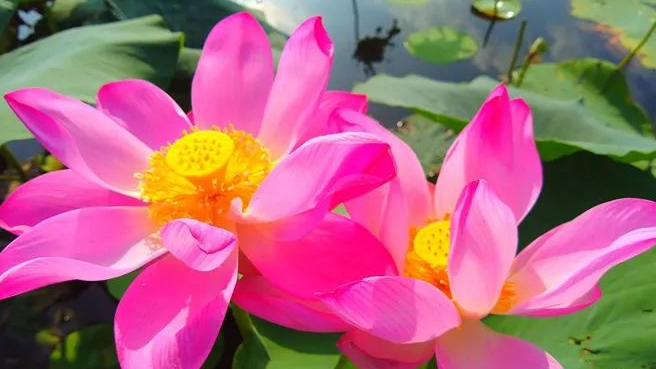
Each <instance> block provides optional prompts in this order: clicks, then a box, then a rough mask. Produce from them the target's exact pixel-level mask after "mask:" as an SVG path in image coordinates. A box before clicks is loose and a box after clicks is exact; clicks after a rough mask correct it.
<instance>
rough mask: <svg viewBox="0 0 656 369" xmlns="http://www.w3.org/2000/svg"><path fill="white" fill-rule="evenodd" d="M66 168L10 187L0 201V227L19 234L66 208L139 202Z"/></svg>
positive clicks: (133, 204) (136, 204) (66, 209)
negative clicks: (5, 196) (16, 186)
mask: <svg viewBox="0 0 656 369" xmlns="http://www.w3.org/2000/svg"><path fill="white" fill-rule="evenodd" d="M141 204H142V203H141V201H139V200H137V199H135V198H132V197H127V196H123V195H121V194H118V193H116V192H113V191H110V190H108V189H106V188H104V187H100V186H99V185H97V184H95V183H93V182H91V181H89V180H87V179H86V178H84V177H82V176H80V175H79V174H77V173H75V172H73V171H72V170H70V169H65V170H59V171H56V172H51V173H46V174H43V175H40V176H38V177H36V178H34V179H32V180H30V181H29V182H26V183H24V184H22V185H21V186H19V187H18V188H17V189H16V190H14V191H13V192H12V193H11V194H10V195H9V196H8V197H7V199H5V201H4V202H3V203H2V204H1V205H0V227H2V228H4V229H5V230H7V231H9V232H13V233H15V234H21V233H23V232H25V231H27V230H28V229H30V228H31V227H33V226H35V225H36V224H38V223H39V222H41V221H43V220H45V219H48V218H50V217H52V216H55V215H57V214H61V213H65V212H67V211H69V210H74V209H79V208H86V207H91V206H121V205H124V206H139V205H141Z"/></svg>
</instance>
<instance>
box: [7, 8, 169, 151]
mask: <svg viewBox="0 0 656 369" xmlns="http://www.w3.org/2000/svg"><path fill="white" fill-rule="evenodd" d="M180 43H181V35H180V34H179V33H172V32H170V31H169V30H168V29H167V28H166V27H165V25H164V22H163V20H162V18H161V17H159V16H149V17H144V18H139V19H134V20H129V21H123V22H115V23H109V24H103V25H98V26H87V27H79V28H73V29H70V30H67V31H63V32H60V33H57V34H55V35H53V36H50V37H47V38H45V39H43V40H40V41H37V42H34V43H32V44H29V45H27V46H24V47H21V48H18V49H16V50H14V51H11V52H9V53H7V54H4V55H2V56H0V70H2V71H3V73H2V74H1V75H0V95H3V94H5V93H7V92H9V91H12V90H15V89H18V88H22V87H28V86H31V87H34V86H38V87H46V88H50V89H52V90H55V91H57V92H60V93H62V94H66V95H69V96H73V97H75V98H78V99H81V100H84V101H87V102H94V100H95V94H96V91H97V90H98V88H99V87H100V86H101V85H103V84H104V83H107V82H110V81H113V80H117V79H122V78H142V79H147V80H150V81H151V82H154V83H156V84H158V85H160V86H166V85H167V84H168V83H169V82H170V80H171V78H172V77H173V73H174V71H175V66H176V62H177V59H178V52H179V49H180ZM0 132H2V133H1V135H0V144H2V143H4V142H7V141H12V140H19V139H25V138H30V137H31V134H30V133H29V132H28V131H27V129H25V127H24V126H23V125H22V124H21V123H20V122H19V121H18V119H17V118H16V117H15V116H14V114H13V113H12V112H11V110H10V109H9V107H8V106H7V105H6V104H4V103H3V104H0Z"/></svg>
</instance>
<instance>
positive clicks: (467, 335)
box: [435, 321, 563, 369]
mask: <svg viewBox="0 0 656 369" xmlns="http://www.w3.org/2000/svg"><path fill="white" fill-rule="evenodd" d="M435 356H436V357H437V365H438V367H439V368H440V369H474V368H476V369H563V367H562V366H561V365H560V364H559V363H558V362H557V361H556V360H555V359H554V358H553V357H551V355H549V354H548V353H546V352H544V351H542V350H541V349H540V348H538V347H536V346H534V345H533V344H531V343H529V342H526V341H523V340H520V339H519V338H515V337H511V336H506V335H503V334H499V333H496V332H494V331H492V330H491V329H490V328H488V327H486V326H485V325H484V324H483V323H481V322H480V321H465V322H463V325H461V326H460V327H458V328H456V329H454V330H452V331H450V332H448V333H447V334H445V335H444V336H442V337H440V338H439V339H438V340H437V346H436V349H435Z"/></svg>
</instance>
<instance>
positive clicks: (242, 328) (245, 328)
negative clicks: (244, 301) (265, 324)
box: [230, 304, 254, 340]
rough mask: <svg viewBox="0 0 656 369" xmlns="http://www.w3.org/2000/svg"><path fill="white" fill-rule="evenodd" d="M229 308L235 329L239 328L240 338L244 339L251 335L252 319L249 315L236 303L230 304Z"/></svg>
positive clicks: (252, 330)
mask: <svg viewBox="0 0 656 369" xmlns="http://www.w3.org/2000/svg"><path fill="white" fill-rule="evenodd" d="M230 310H232V316H233V317H234V318H235V323H237V329H239V334H241V338H242V339H243V340H246V338H247V337H250V336H251V335H253V332H254V329H253V321H252V320H251V317H250V315H248V313H247V312H246V311H244V310H242V309H240V308H238V307H237V306H236V305H234V304H231V305H230Z"/></svg>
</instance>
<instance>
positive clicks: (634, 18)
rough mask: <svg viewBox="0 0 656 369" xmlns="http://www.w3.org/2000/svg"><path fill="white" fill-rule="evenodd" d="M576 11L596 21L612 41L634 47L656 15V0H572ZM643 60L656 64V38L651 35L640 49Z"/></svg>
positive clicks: (577, 15)
mask: <svg viewBox="0 0 656 369" xmlns="http://www.w3.org/2000/svg"><path fill="white" fill-rule="evenodd" d="M571 3H572V15H573V16H574V17H576V18H580V19H584V20H589V21H593V22H595V23H597V24H598V27H597V29H598V30H599V31H601V32H605V33H607V34H608V35H609V36H610V37H609V40H610V41H611V42H619V43H620V44H621V45H622V46H624V47H625V48H627V49H628V50H632V49H633V48H635V47H636V46H637V45H638V44H639V43H640V40H641V39H642V37H643V36H644V35H645V34H646V33H647V31H648V30H649V28H650V27H651V25H652V23H653V22H654V19H656V9H655V8H654V6H656V0H622V1H609V0H606V1H600V0H572V1H571ZM638 56H639V58H640V59H641V60H642V62H643V64H644V65H645V66H646V67H648V68H656V38H654V37H651V38H650V39H649V41H647V43H646V44H645V45H644V47H643V48H642V49H641V51H640V52H639V53H638Z"/></svg>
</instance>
